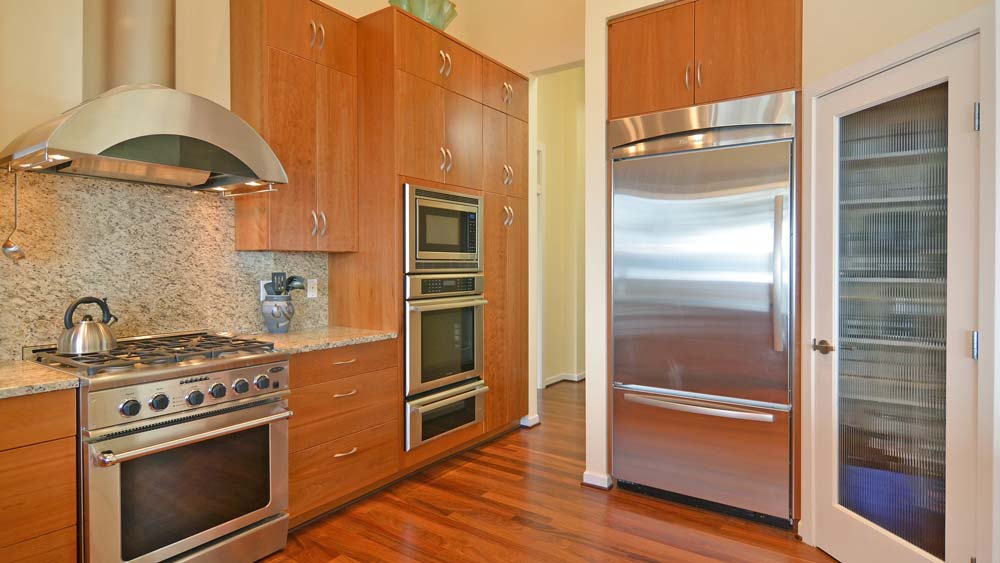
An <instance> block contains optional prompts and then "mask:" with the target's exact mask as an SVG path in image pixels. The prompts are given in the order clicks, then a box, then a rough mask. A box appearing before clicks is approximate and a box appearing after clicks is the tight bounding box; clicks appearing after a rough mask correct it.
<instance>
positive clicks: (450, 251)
mask: <svg viewBox="0 0 1000 563" xmlns="http://www.w3.org/2000/svg"><path fill="white" fill-rule="evenodd" d="M405 188H406V202H407V204H406V213H405V229H406V273H407V274H426V273H434V272H478V271H481V270H482V260H481V253H480V250H481V248H482V229H481V224H482V221H481V219H482V210H483V201H482V198H479V197H475V196H470V195H465V194H459V193H453V192H446V191H442V190H437V189H430V188H425V187H421V186H417V185H413V184H406V185H405Z"/></svg>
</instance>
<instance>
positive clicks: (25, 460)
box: [0, 390, 77, 563]
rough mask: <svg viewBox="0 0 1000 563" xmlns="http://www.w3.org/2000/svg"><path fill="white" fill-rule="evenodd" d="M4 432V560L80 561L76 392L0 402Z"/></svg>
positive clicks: (0, 465)
mask: <svg viewBox="0 0 1000 563" xmlns="http://www.w3.org/2000/svg"><path fill="white" fill-rule="evenodd" d="M40 412H44V413H51V416H45V417H38V416H37V413H40ZM0 428H3V429H4V430H0V474H2V475H3V476H4V479H3V482H2V484H0V529H2V530H3V531H4V532H3V534H0V561H46V562H50V561H51V562H62V561H65V562H67V563H69V562H73V561H76V495H77V491H76V391H75V390H66V391H54V392H51V393H40V394H37V395H27V396H23V397H14V398H9V399H0Z"/></svg>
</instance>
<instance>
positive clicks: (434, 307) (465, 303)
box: [410, 299, 489, 313]
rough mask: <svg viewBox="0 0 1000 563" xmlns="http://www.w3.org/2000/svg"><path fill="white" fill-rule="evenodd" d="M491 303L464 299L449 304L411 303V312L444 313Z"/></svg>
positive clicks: (482, 300) (483, 300)
mask: <svg viewBox="0 0 1000 563" xmlns="http://www.w3.org/2000/svg"><path fill="white" fill-rule="evenodd" d="M487 303H489V302H488V301H486V300H485V299H463V300H460V301H449V302H447V303H426V304H425V303H419V304H418V303H410V310H411V311H414V312H417V313H423V312H424V311H444V310H445V309H461V308H462V307H478V306H481V305H486V304H487Z"/></svg>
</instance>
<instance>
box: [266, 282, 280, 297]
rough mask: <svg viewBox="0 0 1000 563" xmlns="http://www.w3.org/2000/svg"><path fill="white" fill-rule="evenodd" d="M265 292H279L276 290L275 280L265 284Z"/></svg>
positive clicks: (275, 293) (270, 293)
mask: <svg viewBox="0 0 1000 563" xmlns="http://www.w3.org/2000/svg"><path fill="white" fill-rule="evenodd" d="M264 293H266V294H267V295H277V292H275V290H274V282H267V283H265V284H264Z"/></svg>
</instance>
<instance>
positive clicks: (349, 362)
mask: <svg viewBox="0 0 1000 563" xmlns="http://www.w3.org/2000/svg"><path fill="white" fill-rule="evenodd" d="M356 361H358V359H357V358H351V359H350V360H343V361H340V362H333V365H335V366H346V365H348V364H353V363H354V362H356Z"/></svg>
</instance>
